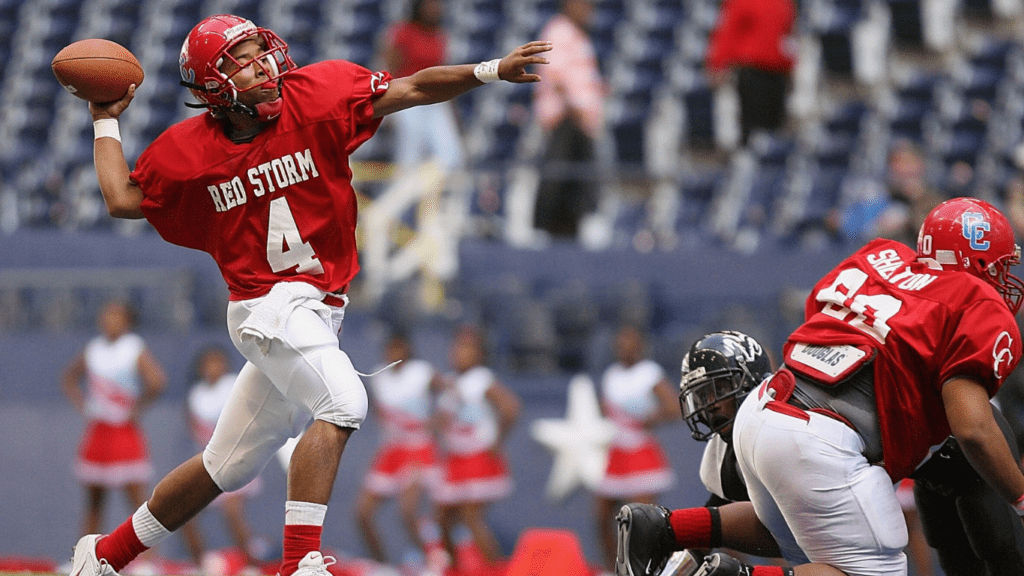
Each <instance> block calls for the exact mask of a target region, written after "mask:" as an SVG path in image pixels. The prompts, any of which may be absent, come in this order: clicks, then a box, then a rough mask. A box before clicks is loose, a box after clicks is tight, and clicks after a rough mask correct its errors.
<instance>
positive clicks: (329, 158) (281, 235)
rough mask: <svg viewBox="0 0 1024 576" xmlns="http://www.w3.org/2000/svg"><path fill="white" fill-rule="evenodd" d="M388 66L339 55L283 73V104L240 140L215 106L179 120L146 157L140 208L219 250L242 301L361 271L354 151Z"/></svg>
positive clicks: (371, 128) (325, 284)
mask: <svg viewBox="0 0 1024 576" xmlns="http://www.w3.org/2000/svg"><path fill="white" fill-rule="evenodd" d="M390 79H391V77H390V75H388V74H387V73H386V72H377V73H371V72H370V71H369V70H367V69H365V68H363V67H361V66H358V65H356V64H352V63H350V62H345V61H342V60H333V61H327V62H320V63H318V64H311V65H308V66H304V67H302V68H299V69H297V70H295V71H294V72H292V73H290V74H288V75H287V76H285V78H284V82H283V86H282V88H281V90H282V97H283V109H282V111H281V115H280V117H278V118H277V120H275V121H273V122H271V123H270V124H268V125H267V127H266V128H265V129H264V130H263V131H262V132H260V133H259V134H257V135H256V137H255V138H254V139H253V140H252V141H251V142H249V143H245V144H236V143H234V142H232V141H231V140H230V139H229V138H228V137H227V135H226V134H225V133H224V129H223V125H222V121H221V120H217V119H216V118H214V117H213V116H212V115H211V114H210V113H206V114H202V115H200V116H196V117H194V118H189V119H188V120H185V121H183V122H180V123H178V124H175V125H174V126H171V127H170V128H168V129H167V131H165V132H164V133H163V134H161V135H160V136H159V137H158V138H157V139H156V140H155V141H154V142H153V143H152V144H151V145H150V146H149V147H148V148H146V150H145V151H144V152H143V153H142V155H141V156H140V157H139V160H138V162H137V163H136V165H135V171H134V172H132V175H131V179H132V180H133V181H135V182H137V183H138V185H139V187H140V188H141V189H142V193H143V200H142V212H143V213H144V214H145V216H146V219H147V220H149V222H150V223H151V224H153V227H154V228H156V230H157V232H159V233H160V235H161V236H162V237H163V238H164V239H165V240H167V241H168V242H170V243H172V244H177V245H180V246H185V247H187V248H194V249H196V250H202V251H204V252H207V253H209V254H210V255H211V256H212V257H213V259H214V260H215V261H216V262H217V265H218V266H219V267H220V271H221V274H223V276H224V280H225V282H227V285H228V289H229V290H230V292H231V299H232V300H246V299H249V298H255V297H258V296H262V295H264V294H266V293H267V292H269V291H270V289H271V287H273V285H274V284H276V283H278V282H281V281H283V280H287V281H302V282H307V283H309V284H312V285H313V286H316V287H317V288H320V289H322V290H325V291H328V292H331V291H335V290H338V289H340V288H343V287H344V286H345V285H347V284H348V283H349V281H351V280H352V278H353V277H354V276H355V275H356V272H358V270H359V262H358V255H357V253H356V240H355V230H356V197H355V192H354V191H353V189H352V170H351V168H350V167H349V163H348V159H349V155H350V154H351V153H352V152H353V151H354V150H355V149H356V148H357V147H359V145H360V144H362V143H363V142H365V141H366V140H368V139H369V138H370V137H371V136H373V134H374V132H376V130H377V128H378V127H379V126H380V122H381V119H380V118H377V119H374V118H373V105H372V102H373V100H374V99H375V98H376V97H378V96H380V95H381V94H383V93H384V91H386V90H387V87H388V82H389V80H390Z"/></svg>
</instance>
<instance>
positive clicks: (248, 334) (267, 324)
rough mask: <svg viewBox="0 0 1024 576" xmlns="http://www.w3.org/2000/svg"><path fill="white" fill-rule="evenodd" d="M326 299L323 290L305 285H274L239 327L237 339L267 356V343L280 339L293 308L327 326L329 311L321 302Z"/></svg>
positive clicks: (287, 283) (297, 283) (268, 346)
mask: <svg viewBox="0 0 1024 576" xmlns="http://www.w3.org/2000/svg"><path fill="white" fill-rule="evenodd" d="M326 295H327V293H326V292H324V291H323V290H321V289H319V288H317V287H316V286H313V285H312V284H307V283H305V282H280V283H278V284H275V285H274V287H273V288H271V289H270V292H268V293H267V295H266V296H264V297H263V300H262V301H261V302H260V303H259V304H256V305H255V306H253V308H252V311H251V312H250V313H249V317H248V318H246V319H245V322H242V324H241V325H240V326H239V327H238V337H239V339H241V340H242V341H245V340H248V339H252V340H255V341H256V343H257V344H258V345H259V347H260V350H262V351H263V353H264V354H266V353H267V351H268V350H270V342H271V341H272V340H274V339H275V338H280V337H281V334H282V333H283V332H284V327H285V324H287V322H288V317H289V316H290V315H291V313H292V311H294V310H295V308H297V307H299V306H302V307H303V308H308V309H310V310H312V311H313V312H316V313H317V314H318V315H319V316H320V317H321V318H323V319H324V321H325V322H329V321H330V319H331V309H330V307H328V306H327V305H326V304H324V303H323V302H322V300H323V299H324V296H326Z"/></svg>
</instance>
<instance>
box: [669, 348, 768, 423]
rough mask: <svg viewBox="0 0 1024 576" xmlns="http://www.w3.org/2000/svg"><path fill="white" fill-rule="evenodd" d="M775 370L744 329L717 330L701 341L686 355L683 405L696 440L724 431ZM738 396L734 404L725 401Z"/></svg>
mask: <svg viewBox="0 0 1024 576" xmlns="http://www.w3.org/2000/svg"><path fill="white" fill-rule="evenodd" d="M771 373H772V363H771V359H770V358H769V357H768V354H767V353H766V352H765V350H764V348H763V347H762V346H761V344H760V343H758V341H757V340H754V339H753V338H751V337H750V336H747V335H746V334H743V333H742V332H732V331H725V332H713V333H711V334H706V335H705V336H703V337H701V339H700V340H697V341H696V342H695V343H694V344H693V346H692V347H690V351H689V352H687V353H686V356H685V357H684V358H683V379H682V381H681V382H680V383H679V407H680V408H681V409H682V412H683V420H685V421H686V425H687V426H689V427H690V430H691V431H692V432H693V437H694V439H696V440H700V441H707V440H708V439H709V438H711V436H713V435H714V434H720V433H722V430H723V429H724V428H727V427H728V426H730V425H731V424H732V422H733V420H734V419H735V418H736V409H737V408H739V404H740V402H742V401H743V399H744V398H745V397H746V396H747V394H748V393H749V392H750V391H751V390H753V389H754V387H755V386H757V385H758V384H759V383H761V381H762V380H764V379H765V378H766V377H767V376H768V375H769V374H771ZM731 399H735V400H736V403H735V404H734V405H732V406H728V407H727V406H723V404H724V403H726V402H728V401H729V400H731Z"/></svg>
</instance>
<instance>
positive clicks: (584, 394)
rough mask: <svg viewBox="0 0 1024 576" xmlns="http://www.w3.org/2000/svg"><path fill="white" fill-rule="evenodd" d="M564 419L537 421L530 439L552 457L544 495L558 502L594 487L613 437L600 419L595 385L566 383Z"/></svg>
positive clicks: (584, 380)
mask: <svg viewBox="0 0 1024 576" xmlns="http://www.w3.org/2000/svg"><path fill="white" fill-rule="evenodd" d="M565 412H566V414H565V419H559V418H538V419H537V420H534V421H533V424H532V425H531V426H530V435H531V436H533V439H534V440H536V441H537V442H540V443H541V444H543V445H544V446H545V447H547V448H548V449H549V450H551V451H552V452H553V453H554V456H555V462H554V464H553V465H552V467H551V476H550V477H548V485H547V495H548V497H549V498H553V499H556V500H560V499H562V498H565V497H566V496H568V495H569V494H570V493H571V492H572V491H573V490H575V489H576V488H577V487H578V486H579V485H581V484H582V485H583V486H585V487H587V488H591V489H592V488H594V487H595V486H597V484H598V482H600V481H601V478H602V477H604V471H605V466H606V465H607V463H608V443H609V442H610V441H611V439H612V436H613V435H614V434H615V428H614V427H613V426H612V424H611V422H610V421H608V420H607V419H605V418H604V417H603V416H602V415H601V410H600V408H599V406H598V401H597V393H596V392H595V391H594V383H593V382H592V381H591V380H590V378H588V377H587V376H583V375H577V376H574V377H573V378H572V380H570V381H569V388H568V399H567V402H566V410H565Z"/></svg>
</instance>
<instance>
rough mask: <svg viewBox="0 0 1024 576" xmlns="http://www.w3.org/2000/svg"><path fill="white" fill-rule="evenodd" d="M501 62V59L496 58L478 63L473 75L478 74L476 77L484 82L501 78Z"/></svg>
mask: <svg viewBox="0 0 1024 576" xmlns="http://www.w3.org/2000/svg"><path fill="white" fill-rule="evenodd" d="M499 62H501V60H500V59H494V60H489V61H487V62H481V63H479V64H477V65H476V68H473V76H476V79H477V80H479V81H481V82H483V83H484V84H487V83H488V82H497V81H498V80H501V78H499V77H498V63H499Z"/></svg>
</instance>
